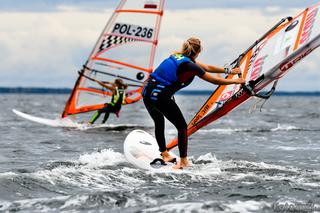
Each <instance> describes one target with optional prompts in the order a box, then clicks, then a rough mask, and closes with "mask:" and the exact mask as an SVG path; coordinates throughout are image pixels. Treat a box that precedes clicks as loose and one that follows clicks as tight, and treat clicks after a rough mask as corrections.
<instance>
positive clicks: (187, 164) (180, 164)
mask: <svg viewBox="0 0 320 213" xmlns="http://www.w3.org/2000/svg"><path fill="white" fill-rule="evenodd" d="M190 166H191V163H190V162H189V161H188V158H187V157H185V158H181V159H180V161H179V162H178V163H177V164H176V165H175V166H173V167H172V168H173V169H183V168H184V167H190Z"/></svg>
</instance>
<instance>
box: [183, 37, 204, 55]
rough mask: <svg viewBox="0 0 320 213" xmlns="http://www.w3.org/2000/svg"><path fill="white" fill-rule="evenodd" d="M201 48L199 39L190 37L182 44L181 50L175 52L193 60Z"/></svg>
mask: <svg viewBox="0 0 320 213" xmlns="http://www.w3.org/2000/svg"><path fill="white" fill-rule="evenodd" d="M201 50H202V46H201V41H200V40H199V39H198V38H195V37H191V38H189V39H188V40H187V41H185V42H184V43H183V44H182V49H181V51H180V52H177V53H180V54H183V55H185V56H187V57H188V58H191V59H193V60H194V59H195V57H196V56H197V55H198V54H199V53H200V52H201Z"/></svg>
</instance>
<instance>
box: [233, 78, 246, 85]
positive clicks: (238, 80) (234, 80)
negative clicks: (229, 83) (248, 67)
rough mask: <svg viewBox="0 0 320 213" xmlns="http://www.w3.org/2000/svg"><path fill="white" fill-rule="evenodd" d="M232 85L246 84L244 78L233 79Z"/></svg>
mask: <svg viewBox="0 0 320 213" xmlns="http://www.w3.org/2000/svg"><path fill="white" fill-rule="evenodd" d="M233 83H235V84H245V83H246V79H244V78H237V79H233Z"/></svg>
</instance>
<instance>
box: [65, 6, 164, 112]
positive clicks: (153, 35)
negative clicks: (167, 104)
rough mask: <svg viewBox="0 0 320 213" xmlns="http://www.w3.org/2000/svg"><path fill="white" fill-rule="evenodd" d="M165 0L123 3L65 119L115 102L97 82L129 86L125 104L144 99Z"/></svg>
mask: <svg viewBox="0 0 320 213" xmlns="http://www.w3.org/2000/svg"><path fill="white" fill-rule="evenodd" d="M163 7H164V0H121V1H120V4H119V6H118V7H117V8H116V10H115V11H114V13H113V15H112V16H111V18H110V20H109V21H108V23H107V25H106V26H105V28H104V30H103V31H102V33H101V35H100V37H99V39H98V41H97V43H96V45H95V46H94V48H93V50H92V52H91V54H90V56H89V58H88V60H87V61H86V63H85V65H84V66H83V69H82V70H81V71H80V72H79V77H78V79H77V81H76V83H75V86H74V88H73V91H72V92H71V95H70V98H69V100H68V101H67V103H66V106H65V109H64V111H63V113H62V117H63V118H64V117H67V116H68V115H72V114H78V113H84V112H89V111H92V110H98V109H100V108H102V107H104V106H105V103H108V102H110V101H111V96H112V94H111V92H110V91H108V90H106V89H104V88H102V87H101V86H100V85H99V84H98V83H97V82H95V81H94V80H98V81H101V82H114V80H115V79H117V78H120V79H122V80H123V81H124V82H125V83H127V84H128V85H129V87H128V89H127V97H126V100H125V103H134V102H136V101H139V100H140V99H141V92H142V87H143V85H144V82H145V81H146V79H148V77H149V74H150V73H151V72H152V71H153V62H154V57H155V51H156V47H157V44H158V35H159V29H160V23H161V19H162V15H163Z"/></svg>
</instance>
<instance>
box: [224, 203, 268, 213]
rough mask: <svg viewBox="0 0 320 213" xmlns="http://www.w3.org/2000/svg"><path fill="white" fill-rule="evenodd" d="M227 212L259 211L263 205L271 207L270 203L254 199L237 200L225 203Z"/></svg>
mask: <svg viewBox="0 0 320 213" xmlns="http://www.w3.org/2000/svg"><path fill="white" fill-rule="evenodd" d="M225 206H226V207H227V209H226V210H227V211H228V212H251V211H257V212H258V211H259V210H261V209H263V208H264V207H271V204H270V203H267V202H258V201H254V200H248V201H240V200H237V201H236V202H234V203H230V204H225Z"/></svg>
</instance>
